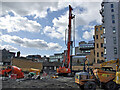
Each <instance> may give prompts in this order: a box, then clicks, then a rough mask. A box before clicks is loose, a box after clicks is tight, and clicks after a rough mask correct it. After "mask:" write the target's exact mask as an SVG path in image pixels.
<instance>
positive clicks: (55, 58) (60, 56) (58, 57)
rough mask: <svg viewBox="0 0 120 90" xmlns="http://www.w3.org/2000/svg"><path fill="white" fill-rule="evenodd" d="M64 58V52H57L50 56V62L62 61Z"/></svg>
mask: <svg viewBox="0 0 120 90" xmlns="http://www.w3.org/2000/svg"><path fill="white" fill-rule="evenodd" d="M63 59H64V53H56V54H54V55H51V56H49V62H62V61H63Z"/></svg>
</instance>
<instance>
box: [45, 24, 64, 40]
mask: <svg viewBox="0 0 120 90" xmlns="http://www.w3.org/2000/svg"><path fill="white" fill-rule="evenodd" d="M43 31H44V33H45V34H46V35H47V36H49V37H51V38H57V39H60V38H62V36H61V33H60V32H56V30H55V27H50V26H46V27H45V28H44V30H43Z"/></svg>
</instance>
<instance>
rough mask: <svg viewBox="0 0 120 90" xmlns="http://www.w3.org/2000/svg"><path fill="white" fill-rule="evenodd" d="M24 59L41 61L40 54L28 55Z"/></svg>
mask: <svg viewBox="0 0 120 90" xmlns="http://www.w3.org/2000/svg"><path fill="white" fill-rule="evenodd" d="M26 59H31V60H32V61H35V62H43V61H42V60H41V55H28V56H26Z"/></svg>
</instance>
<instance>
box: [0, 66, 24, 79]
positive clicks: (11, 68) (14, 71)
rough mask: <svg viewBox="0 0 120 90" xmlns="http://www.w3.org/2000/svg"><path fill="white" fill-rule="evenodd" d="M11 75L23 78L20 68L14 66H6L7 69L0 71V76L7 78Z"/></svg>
mask: <svg viewBox="0 0 120 90" xmlns="http://www.w3.org/2000/svg"><path fill="white" fill-rule="evenodd" d="M11 74H16V75H17V76H16V78H17V79H20V78H24V73H23V72H22V69H21V68H18V67H16V66H11V65H8V66H7V68H5V69H2V70H0V75H2V76H6V77H8V76H9V75H11Z"/></svg>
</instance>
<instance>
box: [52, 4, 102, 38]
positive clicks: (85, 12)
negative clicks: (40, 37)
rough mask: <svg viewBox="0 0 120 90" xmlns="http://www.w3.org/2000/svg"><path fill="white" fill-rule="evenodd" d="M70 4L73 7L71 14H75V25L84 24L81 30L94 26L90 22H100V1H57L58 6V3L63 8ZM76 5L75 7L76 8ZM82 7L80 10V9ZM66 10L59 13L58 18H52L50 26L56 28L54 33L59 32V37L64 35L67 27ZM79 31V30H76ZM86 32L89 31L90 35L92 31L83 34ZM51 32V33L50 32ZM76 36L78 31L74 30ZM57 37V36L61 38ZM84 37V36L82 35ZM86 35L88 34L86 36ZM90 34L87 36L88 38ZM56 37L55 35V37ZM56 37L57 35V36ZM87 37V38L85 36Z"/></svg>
mask: <svg viewBox="0 0 120 90" xmlns="http://www.w3.org/2000/svg"><path fill="white" fill-rule="evenodd" d="M69 4H70V5H71V6H72V7H73V14H75V17H76V18H75V27H76V28H77V27H79V26H84V27H83V28H82V30H89V29H90V30H91V29H93V28H94V25H90V23H91V22H93V21H96V22H97V23H99V24H100V23H101V16H100V14H99V10H100V2H92V3H91V2H86V3H85V2H80V3H78V2H65V3H64V4H63V2H59V3H58V7H59V5H60V6H61V7H59V8H64V7H66V6H68V5H69ZM76 7H77V8H76ZM81 9H82V10H81ZM68 15H69V14H68V11H67V12H66V13H65V14H64V15H61V16H60V17H58V18H54V19H53V21H52V22H53V27H52V28H56V29H55V32H54V35H55V33H56V34H57V33H58V32H59V33H60V34H61V37H62V38H64V37H65V34H64V32H65V29H66V28H68ZM78 32H79V31H78ZM87 33H89V34H90V35H92V34H91V33H92V31H90V32H84V34H83V35H86V34H87ZM51 34H52V33H51ZM54 35H51V36H53V37H55V36H54ZM76 36H77V38H79V37H78V36H79V35H78V33H77V32H76ZM61 37H59V38H61ZM82 37H84V38H85V36H82ZM87 37H88V36H87ZM90 37H92V36H89V38H90ZM55 38H56V37H55ZM57 38H58V37H57ZM86 39H88V38H86Z"/></svg>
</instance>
